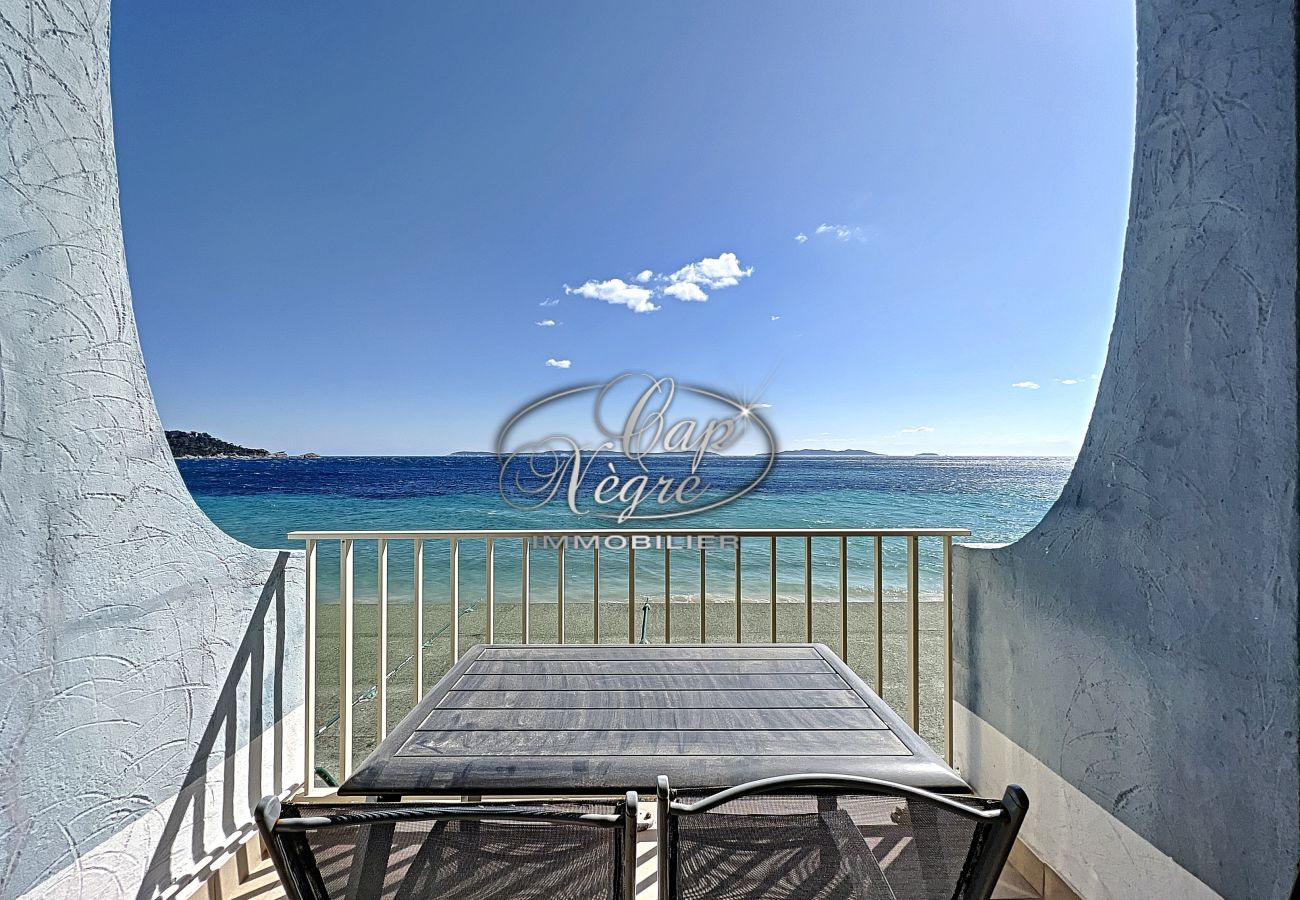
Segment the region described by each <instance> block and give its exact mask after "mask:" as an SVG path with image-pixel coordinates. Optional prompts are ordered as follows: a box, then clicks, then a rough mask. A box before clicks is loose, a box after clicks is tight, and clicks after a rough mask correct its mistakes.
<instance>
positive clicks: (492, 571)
mask: <svg viewBox="0 0 1300 900" xmlns="http://www.w3.org/2000/svg"><path fill="white" fill-rule="evenodd" d="M484 552H485V553H486V554H487V561H486V563H485V564H484V565H485V568H486V572H485V577H486V579H487V583H486V584H485V585H484V588H485V591H486V593H487V635H486V637H487V642H488V643H489V644H491V643H493V642H494V641H495V640H496V636H497V631H496V548H495V546H494V545H493V543H492V538H488V539H487V544H486V546H485V547H484Z"/></svg>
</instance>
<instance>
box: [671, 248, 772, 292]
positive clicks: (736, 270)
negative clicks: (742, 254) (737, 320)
mask: <svg viewBox="0 0 1300 900" xmlns="http://www.w3.org/2000/svg"><path fill="white" fill-rule="evenodd" d="M752 274H754V269H753V267H752V266H751V267H750V268H748V269H742V268H741V267H740V260H739V259H737V258H736V254H734V253H720V254H718V255H717V256H716V257H707V256H706V257H705V258H704V259H702V260H700V261H699V262H693V263H689V264H687V265H685V266H682V267H681V268H680V269H678V270H677V271H676V272H674V273H673V274H671V275H669V276H668V280H669V281H670V282H672V283H673V284H679V283H682V282H690V283H691V284H697V285H700V286H701V287H706V288H710V289H712V290H717V289H718V288H725V287H734V286H735V285H737V284H740V279H742V278H748V277H749V276H750V275H752Z"/></svg>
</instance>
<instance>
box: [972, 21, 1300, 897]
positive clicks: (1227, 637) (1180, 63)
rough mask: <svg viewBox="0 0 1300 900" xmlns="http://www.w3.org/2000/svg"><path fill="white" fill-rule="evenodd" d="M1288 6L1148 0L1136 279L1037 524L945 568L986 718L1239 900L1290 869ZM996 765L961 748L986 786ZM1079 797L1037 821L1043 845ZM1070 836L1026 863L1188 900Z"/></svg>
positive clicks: (1298, 549) (1274, 891) (1278, 890)
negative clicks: (1054, 497)
mask: <svg viewBox="0 0 1300 900" xmlns="http://www.w3.org/2000/svg"><path fill="white" fill-rule="evenodd" d="M1292 16H1293V9H1292V5H1291V4H1282V3H1277V2H1271V0H1270V2H1227V0H1201V2H1173V0H1140V2H1139V3H1138V22H1137V24H1138V97H1137V99H1138V103H1137V122H1136V141H1135V161H1134V172H1133V182H1132V196H1131V206H1130V214H1129V224H1128V233H1127V242H1126V246H1125V253H1124V268H1123V276H1122V279H1121V284H1120V290H1119V299H1118V306H1117V310H1116V316H1115V324H1114V329H1113V332H1112V335H1111V342H1110V349H1109V356H1108V358H1107V361H1106V368H1105V372H1104V373H1103V376H1102V379H1101V384H1100V391H1099V393H1098V397H1097V403H1096V408H1095V411H1094V413H1093V418H1092V422H1091V425H1090V427H1089V430H1088V435H1087V439H1086V440H1085V442H1084V445H1083V449H1082V452H1081V454H1080V457H1079V460H1078V463H1077V465H1076V467H1075V469H1074V472H1073V475H1072V476H1071V478H1070V479H1069V482H1068V484H1067V486H1066V488H1065V490H1064V492H1063V494H1062V496H1061V498H1060V500H1059V501H1058V502H1057V503H1056V505H1055V506H1054V507H1053V508H1052V510H1051V511H1050V512H1049V513H1048V514H1047V516H1046V517H1045V518H1044V520H1043V521H1042V523H1041V524H1040V525H1039V526H1038V527H1037V528H1036V529H1034V531H1033V532H1032V533H1030V534H1029V535H1028V536H1026V537H1025V538H1024V539H1022V540H1021V541H1019V542H1017V543H1016V544H1014V545H1011V546H1009V547H1005V548H998V549H964V550H960V551H958V554H957V556H956V558H955V562H954V569H955V571H954V595H955V597H954V598H955V603H956V619H957V623H956V627H957V636H956V653H957V680H958V685H957V699H958V701H959V702H960V703H961V704H962V706H963V707H964V708H965V709H966V710H969V711H970V713H972V714H973V715H974V716H975V717H977V718H978V720H979V721H978V722H976V723H975V725H974V726H972V727H973V728H974V729H975V730H978V729H980V728H984V726H986V725H987V726H991V728H992V729H994V730H995V731H987V730H986V731H987V734H1000V735H1002V736H1005V738H1007V739H1008V740H1009V741H1011V742H1014V744H1015V745H1017V747H1015V748H1010V749H1011V750H1012V751H1014V752H1015V753H1019V752H1020V750H1023V751H1024V752H1025V753H1024V754H1021V755H1020V756H1018V757H1016V758H1017V759H1020V760H1021V761H1022V763H1028V761H1029V760H1030V757H1032V758H1034V759H1036V760H1038V761H1040V762H1041V763H1042V764H1044V765H1045V766H1046V767H1047V768H1048V769H1050V770H1051V771H1052V772H1054V773H1057V774H1058V775H1059V776H1060V777H1061V778H1062V779H1063V780H1064V782H1065V783H1067V784H1068V785H1069V786H1070V788H1071V789H1073V788H1077V789H1078V790H1079V791H1081V792H1082V794H1083V795H1084V796H1086V797H1087V798H1088V799H1089V800H1090V801H1091V802H1092V803H1095V804H1096V805H1098V806H1100V807H1101V809H1102V810H1103V811H1104V813H1105V814H1106V815H1108V816H1112V817H1113V819H1114V820H1118V822H1119V823H1122V826H1123V827H1122V828H1120V827H1119V826H1116V829H1117V831H1123V829H1131V830H1132V831H1133V832H1135V833H1136V834H1137V835H1139V836H1140V838H1141V839H1143V840H1145V841H1146V842H1149V843H1150V844H1151V845H1153V846H1154V847H1155V848H1156V849H1157V850H1158V851H1159V852H1160V853H1163V854H1167V855H1168V856H1169V857H1171V858H1172V860H1173V861H1174V862H1175V863H1176V864H1177V865H1178V866H1180V867H1182V868H1183V869H1185V870H1187V871H1188V872H1190V873H1192V874H1193V875H1194V876H1196V878H1197V879H1199V880H1200V881H1201V882H1203V883H1204V884H1205V885H1208V886H1209V887H1210V888H1212V889H1213V890H1214V891H1217V892H1218V893H1220V894H1222V895H1224V896H1227V897H1233V898H1237V897H1239V898H1249V900H1264V898H1274V897H1277V898H1280V897H1285V896H1287V894H1288V892H1289V890H1290V888H1291V884H1292V879H1294V877H1295V865H1296V861H1297V856H1298V855H1300V821H1298V819H1297V797H1298V796H1300V782H1298V780H1297V684H1298V681H1300V680H1298V677H1297V643H1296V642H1297V622H1296V598H1297V558H1298V554H1300V531H1298V530H1297V493H1296V482H1297V469H1298V466H1297V430H1296V405H1297V403H1296V355H1297V331H1296V180H1295V178H1296V147H1295V129H1296V114H1295V103H1296V94H1295V84H1296V72H1295V67H1294V66H1295V32H1294V22H1293V18H1292ZM1006 750H1007V748H1001V749H1000V750H997V751H996V752H992V751H990V750H989V747H988V746H982V747H977V748H975V749H968V750H967V759H966V764H967V765H968V766H970V767H971V768H972V769H973V772H972V774H973V775H974V776H975V777H976V780H977V782H978V781H979V776H980V774H981V771H980V770H981V768H983V769H984V770H985V771H986V772H989V771H992V770H993V769H992V763H991V762H990V760H991V759H992V758H993V757H997V756H999V754H1001V755H1002V756H1005V755H1006ZM981 753H983V754H984V756H985V759H983V760H981ZM1025 754H1027V755H1025ZM1010 768H1011V769H1014V768H1015V766H1014V765H1013V766H1011V767H1010ZM1022 768H1023V766H1022ZM1011 774H1013V775H1014V772H1011ZM979 787H981V788H982V789H984V788H987V787H989V785H983V784H981V785H979ZM1068 794H1069V791H1068V790H1066V791H1063V792H1058V793H1056V794H1055V795H1054V798H1042V799H1044V800H1046V801H1047V802H1046V803H1045V804H1044V805H1043V806H1040V808H1039V809H1038V810H1037V811H1036V812H1032V813H1031V821H1030V823H1029V824H1028V826H1027V828H1026V837H1027V840H1028V841H1029V842H1030V844H1031V846H1033V842H1034V841H1035V840H1036V839H1038V840H1041V841H1043V842H1044V843H1045V844H1053V840H1052V838H1051V835H1047V834H1045V833H1044V831H1043V830H1041V829H1040V830H1039V831H1038V832H1037V833H1036V832H1035V821H1034V820H1035V819H1037V820H1038V824H1039V825H1040V826H1042V825H1043V823H1046V822H1050V821H1052V819H1053V817H1054V816H1058V815H1059V814H1060V810H1059V809H1053V808H1052V805H1053V802H1056V803H1057V804H1058V805H1059V804H1060V803H1063V802H1066V801H1065V800H1063V799H1062V798H1065V797H1067V795H1068ZM1085 805H1086V804H1085ZM1102 818H1103V819H1104V816H1103V817H1102ZM1056 826H1057V828H1058V831H1059V832H1060V833H1059V834H1058V835H1057V838H1056V840H1055V843H1054V846H1053V847H1046V848H1045V847H1037V848H1035V849H1038V850H1040V852H1042V851H1046V852H1045V853H1044V855H1047V856H1049V857H1052V856H1055V858H1049V859H1048V862H1049V863H1051V864H1053V865H1055V866H1057V867H1059V868H1061V869H1064V870H1066V871H1067V872H1070V873H1071V874H1072V875H1073V877H1074V880H1075V882H1076V883H1075V886H1076V887H1077V888H1080V889H1081V890H1084V891H1085V895H1086V896H1147V897H1156V896H1169V895H1173V894H1174V890H1175V889H1174V888H1173V887H1171V884H1172V882H1167V883H1165V884H1160V883H1158V880H1159V879H1158V876H1157V875H1156V873H1155V872H1154V867H1155V862H1153V858H1147V859H1146V860H1145V861H1144V862H1141V863H1135V862H1134V860H1133V859H1126V858H1122V857H1124V856H1125V855H1127V854H1128V852H1129V851H1128V850H1127V849H1126V848H1127V847H1129V846H1130V845H1131V843H1132V841H1129V843H1126V841H1128V840H1129V839H1128V838H1127V837H1125V838H1124V840H1120V839H1118V838H1115V839H1114V840H1111V841H1110V843H1109V844H1108V845H1107V846H1109V847H1110V848H1111V849H1110V850H1108V851H1104V852H1103V851H1098V850H1097V849H1096V847H1094V846H1092V845H1090V844H1089V842H1088V840H1087V839H1086V838H1084V837H1082V836H1081V829H1080V830H1076V831H1075V833H1074V834H1071V833H1070V823H1069V822H1068V821H1057V822H1056ZM1124 833H1125V834H1126V835H1127V832H1124ZM1111 837H1114V836H1111ZM1106 853H1110V854H1111V855H1110V856H1109V858H1107V857H1106V855H1105V854H1106ZM1098 854H1100V856H1099V855H1098ZM1115 872H1119V873H1127V874H1128V876H1131V877H1132V879H1133V881H1132V883H1131V884H1130V885H1129V886H1128V887H1122V886H1121V887H1116V884H1117V882H1118V879H1116V878H1115V877H1113V873H1115ZM1108 873H1112V874H1108ZM1108 880H1109V884H1107V882H1108ZM1129 891H1132V893H1130V892H1129ZM1178 896H1183V897H1185V896H1187V894H1182V893H1179V894H1178Z"/></svg>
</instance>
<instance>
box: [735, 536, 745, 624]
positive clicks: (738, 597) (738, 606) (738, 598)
mask: <svg viewBox="0 0 1300 900" xmlns="http://www.w3.org/2000/svg"><path fill="white" fill-rule="evenodd" d="M740 587H741V578H740V535H736V643H737V644H739V643H740V638H741V630H742V629H743V627H744V623H743V620H742V617H741V609H742V607H741V602H742V598H741V593H740Z"/></svg>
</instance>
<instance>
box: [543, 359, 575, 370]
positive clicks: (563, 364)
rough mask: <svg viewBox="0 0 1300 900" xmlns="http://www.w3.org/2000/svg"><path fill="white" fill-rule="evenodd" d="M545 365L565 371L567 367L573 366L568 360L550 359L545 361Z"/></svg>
mask: <svg viewBox="0 0 1300 900" xmlns="http://www.w3.org/2000/svg"><path fill="white" fill-rule="evenodd" d="M546 365H547V366H548V367H549V368H552V369H567V368H569V366H571V365H573V361H572V360H568V359H554V358H552V359H548V360H547V361H546Z"/></svg>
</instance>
